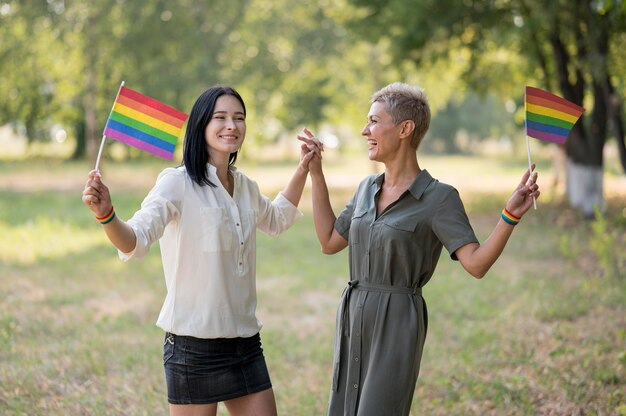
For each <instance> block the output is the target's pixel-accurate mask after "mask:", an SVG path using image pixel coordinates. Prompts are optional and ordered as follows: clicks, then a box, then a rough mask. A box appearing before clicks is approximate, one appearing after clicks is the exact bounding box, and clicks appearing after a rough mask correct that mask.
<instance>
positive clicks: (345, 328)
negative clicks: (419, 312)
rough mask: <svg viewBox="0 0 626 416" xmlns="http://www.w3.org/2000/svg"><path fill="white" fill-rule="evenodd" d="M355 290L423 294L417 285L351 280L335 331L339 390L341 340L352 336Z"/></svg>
mask: <svg viewBox="0 0 626 416" xmlns="http://www.w3.org/2000/svg"><path fill="white" fill-rule="evenodd" d="M353 290H363V291H366V292H382V293H394V294H406V295H420V296H421V295H422V288H421V287H418V286H417V285H415V286H414V287H406V286H392V285H381V284H376V283H370V282H362V281H360V280H358V279H356V280H350V281H349V282H348V286H346V288H345V289H344V290H343V294H342V296H341V309H340V310H339V314H338V318H339V322H337V329H336V332H335V351H334V356H335V363H334V366H333V367H334V371H333V390H335V391H337V389H338V387H339V386H338V384H339V367H340V364H341V363H340V360H341V341H342V337H343V336H346V337H349V336H350V295H351V294H352V291H353Z"/></svg>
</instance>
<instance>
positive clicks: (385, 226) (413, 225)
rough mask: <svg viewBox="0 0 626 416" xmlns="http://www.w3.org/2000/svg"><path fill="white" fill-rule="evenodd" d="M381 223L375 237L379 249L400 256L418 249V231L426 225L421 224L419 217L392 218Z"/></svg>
mask: <svg viewBox="0 0 626 416" xmlns="http://www.w3.org/2000/svg"><path fill="white" fill-rule="evenodd" d="M381 222H382V224H381V225H380V226H379V227H377V230H376V235H375V236H374V238H375V241H376V243H375V245H376V246H377V247H380V248H382V249H383V250H385V251H392V252H394V253H396V254H400V255H408V254H410V253H412V252H413V250H415V249H417V246H418V243H419V241H418V239H417V238H416V231H417V230H418V228H419V227H421V226H423V225H424V224H420V223H419V217H417V216H413V217H404V218H391V219H384V220H382V221H381Z"/></svg>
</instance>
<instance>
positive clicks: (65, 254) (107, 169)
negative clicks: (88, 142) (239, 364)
mask: <svg viewBox="0 0 626 416" xmlns="http://www.w3.org/2000/svg"><path fill="white" fill-rule="evenodd" d="M421 162H422V166H423V167H426V168H427V169H428V170H429V171H430V172H431V174H433V176H435V177H438V178H439V179H440V180H442V181H444V182H448V183H451V184H453V185H454V186H455V187H457V188H458V189H459V192H460V193H461V196H462V198H463V200H464V201H465V205H466V208H467V210H468V213H469V216H470V219H471V221H472V224H473V225H474V228H475V230H476V232H477V234H478V236H479V238H480V239H481V240H483V239H485V238H486V237H487V236H488V234H489V232H490V231H491V229H492V227H493V226H494V225H495V223H496V222H497V220H498V216H499V213H500V210H501V208H502V206H503V204H504V202H505V201H506V199H507V198H508V195H509V194H510V191H511V190H512V189H513V187H514V186H515V184H516V183H517V181H519V176H520V174H521V172H522V171H523V170H524V168H525V165H524V161H520V162H515V163H501V162H498V161H497V160H496V161H494V160H491V159H486V158H468V157H426V158H422V160H421ZM165 166H166V165H164V164H163V162H137V163H134V162H133V163H126V164H118V163H113V162H110V163H107V164H106V165H105V166H104V168H103V174H104V176H105V179H106V181H107V183H108V185H109V186H110V188H111V189H112V194H113V196H114V202H115V205H116V210H117V212H118V215H120V216H121V217H122V218H125V219H127V218H129V217H130V216H131V215H132V214H133V212H134V211H135V210H136V209H137V208H138V207H139V204H140V202H141V200H142V199H143V197H144V196H145V194H146V193H147V191H148V190H149V189H150V187H151V186H152V184H153V182H154V180H155V178H156V175H157V174H158V172H159V171H160V170H161V169H163V168H164V167H165ZM294 166H295V165H294V164H291V163H290V164H281V163H275V164H267V165H251V164H249V165H247V164H245V163H244V161H242V164H241V166H240V169H242V170H243V171H245V172H246V173H247V174H248V175H249V176H251V177H252V178H254V179H256V180H257V181H258V182H259V185H260V186H261V189H262V190H263V191H264V192H265V193H266V194H267V195H268V196H271V197H273V195H274V194H275V192H276V191H278V190H279V189H280V188H281V187H282V186H283V185H284V183H285V181H286V178H287V175H289V174H290V173H291V171H292V169H293V168H294ZM89 169H90V166H89V164H87V163H70V162H65V163H61V162H50V161H47V162H21V163H17V162H13V163H12V162H0V235H1V236H2V237H1V238H0V415H157V414H166V413H167V403H166V394H165V385H164V377H163V369H162V360H161V355H162V343H163V333H162V331H161V330H160V329H159V328H157V327H156V326H155V324H154V322H155V321H156V318H157V315H158V312H159V310H160V307H161V302H162V301H163V298H164V294H165V285H164V281H163V277H162V271H161V263H160V257H159V252H158V249H157V247H153V248H152V250H151V253H150V254H149V255H148V256H147V258H144V259H142V260H139V261H131V262H129V263H122V262H120V261H119V260H118V258H117V254H116V251H115V250H114V249H113V248H112V246H111V245H110V243H108V240H106V237H105V236H104V233H103V232H102V231H101V230H100V227H99V225H98V224H97V222H96V221H94V220H93V217H92V215H91V213H90V211H89V210H87V209H86V208H85V207H84V206H83V205H82V203H81V201H80V196H81V192H82V187H83V183H84V180H85V175H86V173H87V171H89ZM375 169H376V167H375V166H374V165H372V164H370V163H369V162H367V161H365V162H363V160H360V161H359V160H352V159H350V160H344V161H341V163H340V162H339V161H335V162H333V161H331V162H329V165H328V167H327V177H328V181H329V184H330V186H331V194H332V195H331V196H332V201H333V204H334V205H335V207H336V212H338V211H339V209H341V207H342V206H343V204H345V203H346V202H347V201H348V198H349V197H350V196H351V193H352V191H353V190H354V187H355V185H356V182H358V180H359V179H361V178H362V177H364V175H366V174H368V173H371V172H373V171H375ZM539 170H540V172H546V174H543V173H542V175H543V176H542V178H545V179H544V181H543V182H542V181H541V180H540V184H541V186H542V189H543V191H544V195H543V196H542V198H541V199H540V201H539V203H538V205H539V209H538V210H536V211H534V210H531V211H530V212H529V213H528V215H527V216H526V217H525V218H524V219H523V221H522V223H521V224H520V225H519V226H518V227H517V228H516V230H515V232H514V234H513V237H512V239H511V240H510V242H509V244H508V246H507V248H506V249H505V251H504V253H503V255H502V257H501V259H500V260H499V261H498V263H496V265H495V266H494V267H493V268H492V269H491V271H490V272H489V273H488V274H487V276H486V277H485V278H484V279H483V280H475V279H473V278H472V277H470V276H469V275H468V274H466V273H465V272H464V271H463V270H462V268H461V267H460V265H459V264H458V263H455V262H453V261H451V260H450V259H449V256H448V255H447V253H446V252H445V250H444V253H443V255H442V259H441V261H440V263H439V267H438V269H437V271H436V273H435V276H434V277H433V279H432V280H431V282H430V283H429V284H428V285H427V286H426V287H425V289H424V292H423V296H424V298H425V299H426V302H427V304H428V310H429V332H428V336H427V339H426V347H425V351H424V357H423V360H422V366H421V373H420V378H419V380H418V383H417V388H416V391H415V397H414V403H413V414H415V415H418V414H419V415H626V250H625V248H626V207H625V206H626V205H625V203H624V201H625V200H626V183H625V182H624V180H623V178H622V177H613V176H611V177H607V178H606V180H607V185H606V190H607V192H606V194H607V198H608V206H607V212H606V215H605V216H604V217H603V219H602V220H601V221H596V222H594V223H590V222H585V221H584V220H582V218H580V216H579V214H578V213H577V212H575V211H573V210H571V209H569V208H568V207H567V204H566V203H565V202H563V200H562V198H561V197H560V196H559V195H560V194H559V192H558V190H553V189H552V188H551V185H550V184H551V182H550V177H551V173H550V166H549V164H547V163H540V166H539ZM305 193H306V195H305V196H304V197H303V202H302V209H303V211H304V212H305V214H306V215H305V217H304V218H303V219H302V220H300V221H299V222H297V223H296V224H295V225H294V226H293V228H292V229H290V230H289V231H288V232H287V233H285V234H283V235H281V236H279V237H275V238H273V237H267V236H265V235H263V234H262V233H259V235H258V253H257V257H258V273H257V279H258V282H257V284H258V297H259V308H258V316H259V318H260V319H261V320H262V321H263V322H264V324H265V326H264V328H263V330H262V332H261V335H262V338H263V343H264V348H265V353H266V358H267V361H268V366H269V369H270V373H271V376H272V381H273V384H274V389H275V393H276V397H277V404H278V409H279V414H281V415H289V416H291V415H303V416H309V415H323V414H325V410H326V403H327V399H328V390H329V388H330V379H331V364H332V348H333V331H334V323H335V311H336V307H337V305H338V301H339V298H340V294H341V291H342V289H343V287H344V285H345V284H346V281H347V280H348V268H347V252H342V253H340V254H338V255H335V256H324V255H322V254H321V253H320V250H319V245H318V243H317V240H316V237H315V234H314V230H313V223H312V217H311V215H310V201H309V199H310V189H308V188H307V189H306V190H305ZM220 414H226V413H225V410H224V408H223V407H221V408H220Z"/></svg>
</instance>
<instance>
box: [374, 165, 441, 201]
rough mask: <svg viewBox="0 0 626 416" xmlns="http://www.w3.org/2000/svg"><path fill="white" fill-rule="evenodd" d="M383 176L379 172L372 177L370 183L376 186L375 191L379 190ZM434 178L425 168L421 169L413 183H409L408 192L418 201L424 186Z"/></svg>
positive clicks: (426, 186) (424, 188) (424, 189)
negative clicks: (372, 180)
mask: <svg viewBox="0 0 626 416" xmlns="http://www.w3.org/2000/svg"><path fill="white" fill-rule="evenodd" d="M384 178H385V174H384V173H381V174H380V175H378V176H377V177H376V178H375V179H374V182H373V183H372V185H375V186H376V188H377V191H378V190H380V187H381V186H382V184H383V179H384ZM434 180H435V179H433V177H432V176H431V175H430V173H428V171H427V170H426V169H424V170H422V171H421V172H420V173H419V174H418V175H417V177H416V178H415V180H414V181H413V183H411V185H410V186H409V193H410V194H411V195H413V198H415V199H417V200H418V201H419V200H420V198H421V197H422V195H423V194H424V191H426V188H428V186H429V185H430V184H431V182H433V181H434Z"/></svg>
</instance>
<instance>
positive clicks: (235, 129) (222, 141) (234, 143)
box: [204, 95, 246, 160]
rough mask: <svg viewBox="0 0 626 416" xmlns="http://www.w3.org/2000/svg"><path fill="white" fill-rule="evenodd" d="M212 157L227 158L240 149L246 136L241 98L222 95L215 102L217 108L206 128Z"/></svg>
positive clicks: (205, 135)
mask: <svg viewBox="0 0 626 416" xmlns="http://www.w3.org/2000/svg"><path fill="white" fill-rule="evenodd" d="M204 137H205V140H206V144H207V146H208V148H209V155H211V156H210V158H211V159H217V158H220V159H222V158H225V159H226V160H228V158H229V156H230V154H231V153H234V152H236V151H238V150H239V148H240V147H241V145H242V143H243V140H244V138H245V137H246V116H245V114H244V109H243V106H242V105H241V103H240V102H239V100H238V99H237V98H235V97H233V96H232V95H222V96H221V97H219V98H218V99H217V101H216V102H215V110H214V111H213V115H212V117H211V120H210V121H209V123H208V124H207V126H206V129H205V130H204Z"/></svg>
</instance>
